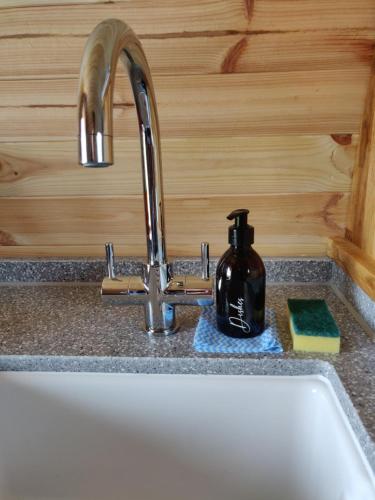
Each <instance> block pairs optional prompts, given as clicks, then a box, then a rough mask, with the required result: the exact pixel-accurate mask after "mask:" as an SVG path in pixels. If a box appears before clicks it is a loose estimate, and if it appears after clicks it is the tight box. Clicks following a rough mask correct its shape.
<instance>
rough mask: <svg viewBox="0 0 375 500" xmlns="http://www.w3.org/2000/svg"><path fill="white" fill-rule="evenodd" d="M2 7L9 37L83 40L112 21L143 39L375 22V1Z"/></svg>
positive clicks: (8, 1)
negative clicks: (56, 36) (116, 19)
mask: <svg viewBox="0 0 375 500" xmlns="http://www.w3.org/2000/svg"><path fill="white" fill-rule="evenodd" d="M4 2H5V3H4ZM22 5H24V6H25V7H24V8H22ZM2 6H4V7H6V8H4V9H3V11H2V15H1V17H0V32H1V33H2V35H3V36H15V35H25V34H36V35H39V34H57V33H58V34H65V35H71V34H75V35H80V36H82V35H87V34H88V33H89V32H90V31H91V29H92V28H93V26H94V25H95V24H96V23H98V22H99V21H101V20H102V19H104V18H106V17H119V18H120V19H124V20H126V21H127V22H128V23H129V24H130V25H131V26H132V27H133V29H134V30H135V31H136V32H137V33H139V34H140V35H143V34H153V35H155V34H165V33H181V32H182V33H197V32H202V31H203V32H204V31H233V30H236V31H248V30H251V31H274V30H279V31H280V30H281V31H291V30H294V31H295V30H302V31H306V30H336V29H339V28H344V29H348V28H367V27H369V26H371V27H373V26H374V22H375V5H374V2H373V1H372V0H356V2H355V4H353V0H297V1H296V0H215V1H212V0H158V1H157V2H156V1H155V2H154V1H150V0H136V1H134V0H123V1H121V0H116V2H103V0H101V1H98V0H96V1H95V0H81V1H78V2H77V0H73V1H71V0H61V1H60V0H51V1H48V0H47V1H46V0H28V1H24V0H21V1H20V0H3V1H2ZM12 7H13V8H12Z"/></svg>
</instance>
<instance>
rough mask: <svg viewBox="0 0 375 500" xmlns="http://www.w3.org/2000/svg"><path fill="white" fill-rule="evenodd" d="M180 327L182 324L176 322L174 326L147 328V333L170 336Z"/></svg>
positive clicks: (152, 335)
mask: <svg viewBox="0 0 375 500" xmlns="http://www.w3.org/2000/svg"><path fill="white" fill-rule="evenodd" d="M179 329H180V325H179V324H178V323H176V325H174V327H173V328H160V329H159V328H147V329H146V333H147V334H148V335H149V336H150V337H168V336H169V335H174V334H175V333H177V332H178V330H179Z"/></svg>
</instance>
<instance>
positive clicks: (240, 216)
mask: <svg viewBox="0 0 375 500" xmlns="http://www.w3.org/2000/svg"><path fill="white" fill-rule="evenodd" d="M248 213H249V211H248V210H247V209H246V208H239V209H237V210H233V212H231V213H230V214H229V215H228V217H227V219H228V220H233V219H234V224H233V226H229V229H228V241H229V243H230V244H231V245H233V246H235V247H246V246H248V245H252V244H253V243H254V228H253V226H250V225H249V224H248V223H247V215H248Z"/></svg>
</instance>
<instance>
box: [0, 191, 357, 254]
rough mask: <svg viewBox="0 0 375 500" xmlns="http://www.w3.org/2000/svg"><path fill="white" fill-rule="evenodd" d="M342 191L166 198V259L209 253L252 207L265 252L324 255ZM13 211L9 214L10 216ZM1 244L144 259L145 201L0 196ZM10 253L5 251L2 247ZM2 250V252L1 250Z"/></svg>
mask: <svg viewBox="0 0 375 500" xmlns="http://www.w3.org/2000/svg"><path fill="white" fill-rule="evenodd" d="M348 197H349V195H347V194H342V193H310V194H286V195H263V194H261V195H250V196H211V197H199V196H195V197H192V196H190V197H167V198H166V226H167V235H168V249H169V252H170V253H171V254H172V255H184V254H185V255H194V254H198V253H199V248H200V247H199V245H200V242H201V241H203V240H209V241H210V243H211V245H212V254H213V255H219V254H221V253H222V252H223V250H224V249H225V248H226V246H227V221H226V215H227V214H228V213H229V212H230V211H231V210H232V208H233V207H237V206H248V207H250V209H251V220H252V222H253V223H254V224H255V226H256V240H257V248H258V247H260V248H262V251H263V253H264V254H269V255H275V254H276V255H277V254H279V253H280V251H281V250H280V249H282V250H283V252H282V253H287V254H289V255H290V254H292V253H297V254H299V255H313V254H322V253H323V252H325V249H326V245H327V238H328V237H329V236H332V235H334V234H336V233H337V232H341V231H343V229H344V225H345V217H346V211H347V204H348ZM8 214H12V217H11V218H10V217H8ZM0 227H1V228H2V230H1V232H0V241H2V243H3V245H6V246H12V245H20V246H27V245H42V246H43V245H47V246H48V245H55V246H56V245H60V246H61V245H63V246H64V245H68V246H73V247H74V246H84V245H96V246H100V245H101V243H104V242H105V241H107V240H110V241H113V242H114V243H115V244H119V245H122V248H123V249H124V250H125V253H126V254H127V255H129V254H130V255H134V253H135V254H136V255H144V253H145V236H144V215H143V199H142V198H141V197H140V196H132V197H123V198H121V197H110V198H109V197H97V198H90V197H82V198H76V197H74V198H57V197H56V198H2V199H0ZM8 251H9V250H8ZM5 252H7V249H5Z"/></svg>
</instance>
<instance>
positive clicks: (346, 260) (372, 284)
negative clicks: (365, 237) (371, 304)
mask: <svg viewBox="0 0 375 500" xmlns="http://www.w3.org/2000/svg"><path fill="white" fill-rule="evenodd" d="M328 255H329V256H330V257H331V258H332V259H334V260H335V261H336V262H337V264H338V265H339V266H340V267H342V268H343V269H344V271H345V272H346V273H348V274H349V276H350V277H351V278H352V279H353V281H354V282H355V283H357V285H359V286H360V287H361V288H362V289H363V290H364V291H365V292H366V293H367V295H369V297H371V298H372V299H373V300H375V259H374V258H373V257H371V256H370V255H368V254H366V253H365V252H364V251H363V250H361V249H360V248H359V247H357V246H356V245H355V244H354V243H351V242H350V241H348V240H345V239H344V238H335V239H333V240H330V241H329V246H328Z"/></svg>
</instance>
